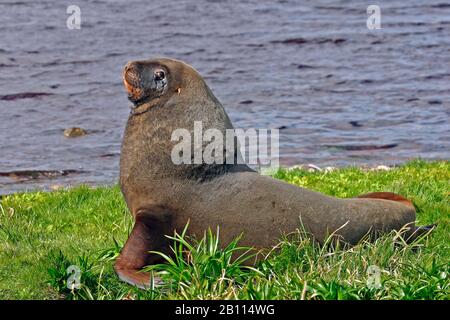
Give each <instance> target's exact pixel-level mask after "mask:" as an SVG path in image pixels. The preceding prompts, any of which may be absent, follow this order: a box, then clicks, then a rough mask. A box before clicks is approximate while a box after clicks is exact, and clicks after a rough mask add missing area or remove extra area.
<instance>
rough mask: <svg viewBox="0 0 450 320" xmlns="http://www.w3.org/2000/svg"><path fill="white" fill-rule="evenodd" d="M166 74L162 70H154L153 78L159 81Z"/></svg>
mask: <svg viewBox="0 0 450 320" xmlns="http://www.w3.org/2000/svg"><path fill="white" fill-rule="evenodd" d="M165 76H166V74H165V73H164V71H162V70H158V71H155V80H156V81H160V80H163V79H164V78H165Z"/></svg>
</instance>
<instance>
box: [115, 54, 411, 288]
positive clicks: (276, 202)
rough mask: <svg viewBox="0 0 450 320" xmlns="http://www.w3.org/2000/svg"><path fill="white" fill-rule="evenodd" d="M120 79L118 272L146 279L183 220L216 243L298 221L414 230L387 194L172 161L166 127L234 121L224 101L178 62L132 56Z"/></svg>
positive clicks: (350, 229) (405, 207) (314, 232)
mask: <svg viewBox="0 0 450 320" xmlns="http://www.w3.org/2000/svg"><path fill="white" fill-rule="evenodd" d="M123 80H124V84H125V89H126V90H127V93H128V95H129V98H130V100H131V101H132V102H133V104H134V106H135V108H136V109H137V110H139V112H136V113H132V114H131V115H130V116H129V118H128V122H127V125H126V129H125V134H124V138H123V143H122V152H121V156H120V187H121V191H122V193H123V195H124V198H125V201H126V203H127V206H128V208H129V210H130V212H131V214H132V215H133V217H134V218H135V224H134V227H133V230H132V231H131V233H130V235H129V238H128V240H127V242H126V244H125V246H124V247H123V250H122V252H121V253H120V255H119V257H118V258H117V261H116V263H115V270H116V272H117V274H118V275H119V276H120V278H121V279H122V280H124V281H126V282H128V283H130V284H133V285H136V286H139V287H148V286H149V284H150V275H149V274H147V273H143V272H140V270H141V269H142V268H143V267H145V266H147V265H151V264H154V263H157V262H159V259H160V256H159V255H157V254H154V253H149V252H151V251H159V252H163V253H165V254H170V252H171V250H170V244H171V243H170V242H169V240H168V238H167V237H166V236H165V235H173V232H174V230H178V231H179V232H180V231H181V230H183V228H184V227H185V225H186V223H187V222H188V221H190V225H189V230H188V232H189V234H190V235H194V236H195V235H200V236H201V235H203V233H204V231H205V230H207V229H208V228H212V229H215V228H216V227H217V226H219V227H220V242H221V243H222V244H226V243H228V242H229V241H231V240H232V239H233V238H235V237H237V236H239V235H241V234H242V235H243V236H242V238H241V242H240V244H241V245H243V246H249V247H254V248H268V247H271V246H273V245H275V244H276V242H277V240H278V239H279V237H280V235H282V234H283V233H290V232H293V231H295V230H297V229H298V228H299V227H303V228H304V229H305V231H306V232H307V233H308V234H310V235H311V237H313V238H314V239H315V240H317V241H318V242H319V243H322V242H324V241H325V239H327V237H328V235H329V234H331V233H333V232H334V234H335V236H336V237H339V238H340V239H342V240H343V241H345V242H346V243H349V244H356V243H358V242H359V241H360V240H361V239H362V238H363V237H365V236H367V235H368V234H370V235H372V236H373V237H376V236H378V235H379V234H380V233H382V232H388V231H391V230H400V229H401V228H403V227H404V226H405V225H409V227H410V233H409V234H412V233H413V232H415V231H416V230H419V229H417V228H416V227H415V225H414V224H415V219H416V212H415V209H414V206H413V205H412V204H411V202H410V201H409V200H407V199H406V198H403V197H401V196H399V195H395V194H393V193H372V194H365V195H363V196H361V197H360V198H352V199H338V198H334V197H330V196H327V195H324V194H321V193H318V192H314V191H311V190H308V189H304V188H300V187H297V186H295V185H292V184H289V183H286V182H284V181H281V180H277V179H273V178H271V177H267V176H261V175H259V174H258V173H257V172H255V171H253V170H252V169H251V168H249V167H248V166H246V165H243V164H218V163H214V164H206V163H205V164H196V165H189V164H183V165H176V164H174V163H173V162H172V160H171V151H172V148H173V146H174V142H173V141H172V140H171V137H172V133H173V132H174V130H176V129H177V128H192V127H193V123H194V121H202V123H203V128H204V129H205V130H206V129H208V128H214V129H217V130H219V131H221V132H225V130H227V129H232V128H233V126H232V124H231V121H230V119H229V118H228V116H227V114H226V112H225V110H224V108H223V106H222V105H221V103H220V102H219V101H218V99H217V98H216V97H215V96H214V94H213V93H212V91H211V90H210V89H209V87H208V85H207V84H206V83H205V81H204V80H203V78H202V77H201V76H200V74H199V73H198V72H197V71H196V70H195V69H194V68H192V67H191V66H189V65H187V64H185V63H184V62H181V61H178V60H173V59H167V58H161V59H152V60H145V61H134V62H130V63H128V64H127V66H126V67H125V69H124V72H123ZM227 151H230V152H231V151H232V152H236V150H225V152H227Z"/></svg>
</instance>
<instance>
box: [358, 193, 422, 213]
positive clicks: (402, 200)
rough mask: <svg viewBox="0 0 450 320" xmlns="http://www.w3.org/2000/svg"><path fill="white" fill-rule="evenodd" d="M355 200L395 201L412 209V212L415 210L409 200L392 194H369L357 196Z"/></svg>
mask: <svg viewBox="0 0 450 320" xmlns="http://www.w3.org/2000/svg"><path fill="white" fill-rule="evenodd" d="M357 198H370V199H383V200H390V201H396V202H400V203H402V204H404V205H407V206H408V207H411V208H414V210H415V209H416V207H415V206H414V204H413V203H412V201H411V200H409V199H407V198H405V197H403V196H401V195H399V194H396V193H393V192H371V193H366V194H362V195H359V196H358V197H357Z"/></svg>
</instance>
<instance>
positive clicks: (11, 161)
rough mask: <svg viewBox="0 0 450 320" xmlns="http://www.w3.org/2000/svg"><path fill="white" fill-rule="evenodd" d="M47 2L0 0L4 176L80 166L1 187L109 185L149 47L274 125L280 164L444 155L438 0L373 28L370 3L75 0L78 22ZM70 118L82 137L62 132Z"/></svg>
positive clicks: (241, 117)
mask: <svg viewBox="0 0 450 320" xmlns="http://www.w3.org/2000/svg"><path fill="white" fill-rule="evenodd" d="M55 3H58V2H55V1H12V0H10V1H4V0H1V2H0V21H1V23H0V37H1V43H0V44H1V46H0V96H1V97H0V114H1V118H0V119H1V121H0V139H1V142H0V172H11V171H16V170H81V171H83V172H82V173H77V174H76V173H75V174H74V173H69V174H67V175H60V174H57V173H56V174H54V175H44V176H42V175H41V176H38V177H37V178H36V179H22V178H21V177H15V179H12V178H11V177H10V176H0V194H4V193H10V192H14V191H19V190H30V189H34V188H46V189H48V188H49V187H50V186H52V185H66V184H77V183H81V182H85V183H90V184H109V183H113V182H115V181H117V177H118V161H119V152H120V143H121V137H122V133H123V128H124V125H125V122H126V119H127V115H128V112H129V109H128V106H129V102H128V101H127V99H126V94H125V92H124V89H123V87H122V83H121V71H122V68H123V66H124V64H125V63H126V62H127V61H129V60H134V59H144V58H148V57H153V56H169V57H174V58H178V59H182V60H185V61H186V62H188V63H190V64H192V65H193V66H194V67H195V68H196V69H197V70H199V71H200V73H201V74H202V75H204V77H205V78H206V80H207V82H208V84H209V85H210V87H211V88H212V90H213V91H214V93H215V95H216V96H217V97H218V98H219V100H220V101H221V102H222V103H223V105H224V106H225V108H226V110H227V111H228V113H229V115H230V117H231V119H232V121H233V123H234V125H235V127H238V128H250V127H251V128H282V129H281V131H280V134H281V135H280V162H281V164H282V165H294V164H298V163H314V164H316V165H319V166H325V165H333V166H344V165H354V164H356V165H363V164H368V165H375V164H397V163H401V162H404V161H406V160H408V159H411V158H416V157H422V158H425V159H449V158H450V142H449V141H450V129H449V124H448V123H449V115H450V4H448V3H444V1H443V0H441V1H422V0H414V1H408V2H407V3H408V6H405V4H404V1H398V0H395V1H381V2H378V3H379V4H380V7H381V14H382V15H381V27H382V29H381V30H369V29H368V28H367V27H366V19H367V17H368V15H367V13H366V8H367V6H368V5H369V4H370V3H368V2H366V1H356V2H355V1H352V3H351V4H350V3H348V1H317V0H315V1H306V2H302V4H301V5H299V4H296V1H278V2H274V1H266V0H264V1H261V0H251V1H225V0H223V1H221V0H216V1H212V0H211V1H206V0H201V1H197V0H196V1H194V0H191V1H135V0H133V1H77V4H78V5H79V6H80V8H81V19H82V20H81V29H80V30H69V29H68V28H67V27H66V19H67V17H68V15H67V14H66V6H67V5H68V4H67V3H58V4H55ZM18 93H25V94H22V95H21V96H14V94H18ZM27 93H28V94H27ZM29 93H41V94H40V95H33V94H29ZM11 95H13V96H11ZM75 126H79V127H82V128H84V129H86V130H88V133H89V134H88V135H86V136H84V137H81V138H73V139H70V138H65V137H64V135H63V130H64V129H65V128H68V127H75ZM380 145H394V147H391V148H385V149H379V150H371V148H369V150H354V149H355V146H356V149H358V146H380ZM363 149H365V148H363Z"/></svg>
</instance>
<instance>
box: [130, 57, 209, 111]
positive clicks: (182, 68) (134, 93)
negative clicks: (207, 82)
mask: <svg viewBox="0 0 450 320" xmlns="http://www.w3.org/2000/svg"><path fill="white" fill-rule="evenodd" d="M122 77H123V83H124V85H125V89H126V91H127V93H128V99H129V100H130V101H131V102H132V103H133V108H136V107H138V106H140V105H142V104H146V103H149V102H155V101H159V102H162V101H167V100H168V99H169V98H170V97H172V96H173V95H174V94H177V95H179V94H180V93H181V91H182V90H183V88H184V89H187V88H189V87H191V88H189V90H190V91H191V90H192V89H193V88H192V86H193V85H195V84H197V87H204V81H203V79H202V77H201V76H200V75H199V74H198V72H197V71H196V70H195V69H194V68H192V67H191V66H189V65H187V64H185V63H184V62H182V61H179V60H175V59H169V58H157V59H149V60H137V61H130V62H128V63H127V64H126V66H125V68H124V70H123V75H122ZM199 84H200V86H199ZM196 91H197V92H198V88H197V90H196Z"/></svg>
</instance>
